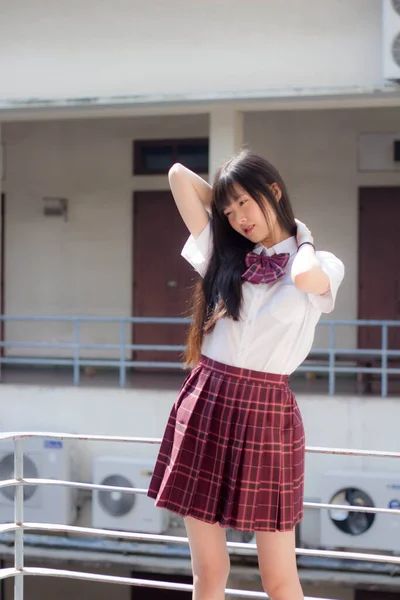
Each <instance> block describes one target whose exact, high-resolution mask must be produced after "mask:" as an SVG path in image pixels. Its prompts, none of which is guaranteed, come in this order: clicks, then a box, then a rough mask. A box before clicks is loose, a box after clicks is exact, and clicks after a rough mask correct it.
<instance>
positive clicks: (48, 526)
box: [23, 523, 400, 565]
mask: <svg viewBox="0 0 400 600" xmlns="http://www.w3.org/2000/svg"><path fill="white" fill-rule="evenodd" d="M23 527H24V530H25V531H52V532H57V531H58V532H62V533H76V534H79V535H89V536H91V535H96V536H104V537H109V538H122V539H129V540H136V541H142V542H156V543H169V544H181V545H182V544H184V545H187V544H188V543H189V541H188V538H187V537H178V536H171V535H155V534H150V533H134V532H128V531H115V530H108V529H95V528H92V527H79V526H77V525H58V524H53V523H24V525H23ZM227 546H228V548H234V549H237V550H249V549H251V550H256V549H257V546H256V544H246V543H242V542H227ZM296 554H297V555H298V556H321V557H324V558H343V559H345V560H360V561H369V562H383V563H390V564H395V565H400V556H391V555H384V554H368V553H359V552H343V551H340V552H339V551H336V550H311V549H306V548H297V549H296Z"/></svg>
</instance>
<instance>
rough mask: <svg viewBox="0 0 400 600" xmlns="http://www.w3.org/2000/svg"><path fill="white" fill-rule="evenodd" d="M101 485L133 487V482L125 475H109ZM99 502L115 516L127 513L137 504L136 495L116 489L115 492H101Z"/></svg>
mask: <svg viewBox="0 0 400 600" xmlns="http://www.w3.org/2000/svg"><path fill="white" fill-rule="evenodd" d="M101 485H114V486H116V487H133V485H132V482H131V481H129V479H127V478H126V477H124V476H123V475H109V476H108V477H106V478H105V479H103V481H102V482H101ZM99 502H100V505H101V506H102V507H103V509H104V510H105V511H106V512H107V513H108V514H109V515H112V516H114V517H123V516H124V515H127V514H128V513H129V512H130V511H131V510H132V509H133V507H134V506H135V496H134V495H133V494H127V493H124V492H120V491H118V490H116V491H115V492H106V491H101V492H99Z"/></svg>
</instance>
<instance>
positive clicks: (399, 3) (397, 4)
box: [392, 0, 400, 15]
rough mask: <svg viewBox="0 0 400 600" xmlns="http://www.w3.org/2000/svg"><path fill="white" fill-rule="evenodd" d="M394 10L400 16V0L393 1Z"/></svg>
mask: <svg viewBox="0 0 400 600" xmlns="http://www.w3.org/2000/svg"><path fill="white" fill-rule="evenodd" d="M392 5H393V10H394V11H395V12H397V14H398V15H400V0H392Z"/></svg>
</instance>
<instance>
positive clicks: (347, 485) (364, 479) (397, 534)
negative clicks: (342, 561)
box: [320, 471, 400, 552]
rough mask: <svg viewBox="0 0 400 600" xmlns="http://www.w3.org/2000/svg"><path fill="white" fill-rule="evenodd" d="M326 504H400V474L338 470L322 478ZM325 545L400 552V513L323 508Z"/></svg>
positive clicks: (383, 505) (379, 505) (377, 506)
mask: <svg viewBox="0 0 400 600" xmlns="http://www.w3.org/2000/svg"><path fill="white" fill-rule="evenodd" d="M321 490H322V491H323V494H324V495H323V497H322V502H323V503H324V504H340V505H353V506H373V507H376V508H393V509H399V508H400V475H397V474H396V473H372V472H371V473H369V472H351V471H349V472H346V471H344V472H334V473H327V474H326V475H324V476H323V478H322V481H321ZM320 513H321V544H322V546H324V547H343V548H358V549H368V550H386V551H394V552H400V515H396V514H393V515H390V514H385V513H383V514H375V513H367V512H365V513H363V512H349V511H346V510H342V509H338V510H334V509H331V510H327V509H321V510H320Z"/></svg>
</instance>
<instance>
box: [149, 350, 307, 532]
mask: <svg viewBox="0 0 400 600" xmlns="http://www.w3.org/2000/svg"><path fill="white" fill-rule="evenodd" d="M304 449H305V441H304V429H303V423H302V419H301V415H300V411H299V409H298V406H297V403H296V400H295V398H294V395H293V394H292V392H291V390H290V388H289V386H288V378H287V377H286V376H281V375H275V374H272V375H271V374H266V373H260V372H258V371H251V370H248V369H238V368H236V367H231V366H227V365H223V364H222V363H218V362H216V361H213V360H211V359H209V358H206V357H202V359H201V362H200V364H199V365H198V366H197V367H196V368H195V369H194V370H193V371H192V372H191V373H190V375H189V376H188V377H187V378H186V380H185V382H184V384H183V386H182V388H181V390H180V393H179V395H178V398H177V400H176V402H175V404H174V406H173V408H172V410H171V413H170V416H169V419H168V423H167V426H166V429H165V433H164V436H163V440H162V443H161V446H160V451H159V454H158V458H157V461H156V464H155V468H154V472H153V476H152V479H151V482H150V487H149V491H148V495H149V497H151V498H154V499H155V500H156V506H159V507H161V508H166V509H168V510H171V511H172V512H175V513H178V514H180V515H182V516H192V517H195V518H197V519H200V520H203V521H206V522H208V523H219V524H220V525H221V526H223V527H232V528H235V529H239V530H247V531H257V530H259V531H276V530H280V531H287V530H291V529H293V527H294V526H295V525H296V524H297V523H298V522H299V521H300V520H301V518H302V515H303V485H304Z"/></svg>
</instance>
